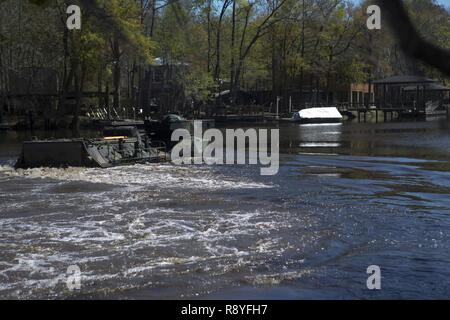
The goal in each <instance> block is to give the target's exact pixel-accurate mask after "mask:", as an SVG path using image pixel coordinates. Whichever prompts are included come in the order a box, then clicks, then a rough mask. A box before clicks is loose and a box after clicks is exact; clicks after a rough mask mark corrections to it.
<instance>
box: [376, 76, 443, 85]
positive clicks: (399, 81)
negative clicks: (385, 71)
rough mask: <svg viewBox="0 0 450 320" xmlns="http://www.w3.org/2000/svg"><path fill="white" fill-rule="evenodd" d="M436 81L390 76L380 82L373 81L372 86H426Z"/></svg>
mask: <svg viewBox="0 0 450 320" xmlns="http://www.w3.org/2000/svg"><path fill="white" fill-rule="evenodd" d="M433 82H436V80H433V79H429V78H425V77H422V76H392V77H387V78H385V79H381V80H375V81H374V82H373V83H374V84H426V83H433Z"/></svg>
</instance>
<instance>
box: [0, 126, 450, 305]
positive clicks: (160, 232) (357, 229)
mask: <svg viewBox="0 0 450 320" xmlns="http://www.w3.org/2000/svg"><path fill="white" fill-rule="evenodd" d="M449 133H450V126H449V123H448V122H434V123H427V122H422V123H420V122H418V123H386V124H384V123H380V124H343V125H331V126H330V125H323V126H314V125H310V126H299V125H294V124H283V125H281V127H280V136H281V141H280V144H281V151H282V155H281V158H280V161H281V163H280V173H279V174H278V175H277V176H274V177H264V176H260V174H259V168H258V167H254V166H204V165H200V166H180V167H176V166H172V165H170V164H144V165H134V166H127V167H117V168H111V169H84V168H69V169H45V168H41V169H32V170H19V171H15V170H13V169H12V167H11V165H12V164H13V162H14V158H15V157H16V155H17V153H18V152H19V149H20V148H19V141H20V140H21V139H22V138H23V136H22V135H17V134H14V133H9V134H5V133H0V230H1V232H0V298H71V297H79V298H89V297H94V298H149V299H151V298H157V299H159V298H271V299H277V298H292V299H297V298H448V297H449V295H450V268H449V266H450V250H449V249H450V232H448V230H449V227H450V216H449V213H450V171H449V169H450V161H449V159H450V157H449V156H450V138H449ZM73 264H76V265H78V266H79V267H80V268H81V270H82V289H81V291H80V292H73V293H72V292H70V291H67V289H66V287H65V279H66V275H65V271H66V270H67V267H68V266H70V265H73ZM372 264H377V265H379V266H380V267H381V270H382V276H383V278H382V288H383V289H382V290H381V291H378V292H373V291H369V290H367V289H366V286H365V284H366V279H367V274H366V269H367V267H368V266H369V265H372Z"/></svg>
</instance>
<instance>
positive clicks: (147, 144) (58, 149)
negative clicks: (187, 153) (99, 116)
mask: <svg viewBox="0 0 450 320" xmlns="http://www.w3.org/2000/svg"><path fill="white" fill-rule="evenodd" d="M165 160H167V150H166V147H165V144H164V143H163V142H159V141H152V140H151V139H150V137H149V136H148V135H147V134H142V133H140V132H139V130H138V129H137V128H136V127H133V126H121V125H116V126H114V127H106V128H105V129H104V130H103V138H99V139H84V138H80V139H56V140H37V139H35V140H32V141H26V142H24V143H23V148H22V152H21V155H20V157H19V159H18V161H17V163H16V166H15V167H16V168H23V169H25V168H26V169H27V168H36V167H100V168H108V167H112V166H118V165H125V164H133V163H144V162H161V161H165Z"/></svg>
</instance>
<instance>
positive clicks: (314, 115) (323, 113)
mask: <svg viewBox="0 0 450 320" xmlns="http://www.w3.org/2000/svg"><path fill="white" fill-rule="evenodd" d="M298 115H299V116H300V118H301V119H342V115H341V113H340V112H339V110H338V109H337V108H335V107H331V108H310V109H303V110H300V111H299V112H298Z"/></svg>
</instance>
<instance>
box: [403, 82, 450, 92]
mask: <svg viewBox="0 0 450 320" xmlns="http://www.w3.org/2000/svg"><path fill="white" fill-rule="evenodd" d="M425 89H426V90H428V91H450V88H448V87H446V86H444V85H442V84H440V83H430V84H428V85H426V86H425ZM403 90H405V91H416V90H417V86H407V87H404V88H403Z"/></svg>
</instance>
